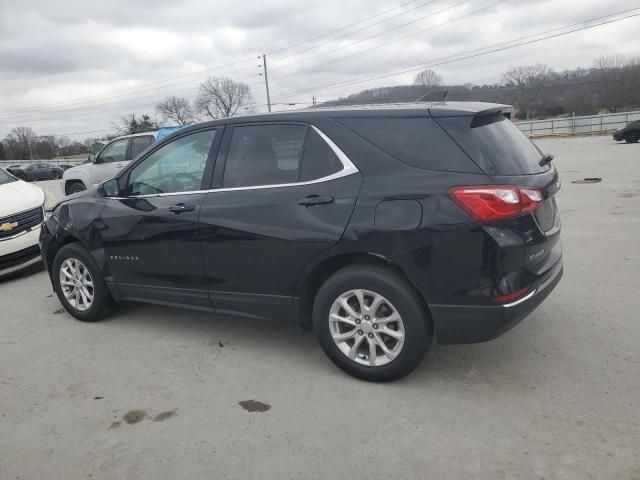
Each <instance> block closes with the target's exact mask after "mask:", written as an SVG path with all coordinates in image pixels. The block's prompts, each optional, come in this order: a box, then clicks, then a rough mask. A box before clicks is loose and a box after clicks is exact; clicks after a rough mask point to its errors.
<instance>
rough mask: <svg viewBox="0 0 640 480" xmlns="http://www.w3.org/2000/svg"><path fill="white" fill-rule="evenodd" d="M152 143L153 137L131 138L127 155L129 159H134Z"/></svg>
mask: <svg viewBox="0 0 640 480" xmlns="http://www.w3.org/2000/svg"><path fill="white" fill-rule="evenodd" d="M152 142H153V137H151V136H144V137H133V138H132V139H131V150H130V153H129V158H136V157H137V156H138V154H139V153H140V152H142V151H143V150H144V149H145V148H147V147H148V146H149V145H151V143H152Z"/></svg>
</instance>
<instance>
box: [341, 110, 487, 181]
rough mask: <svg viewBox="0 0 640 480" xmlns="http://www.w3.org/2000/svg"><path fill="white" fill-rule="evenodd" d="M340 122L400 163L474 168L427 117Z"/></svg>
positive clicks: (464, 169)
mask: <svg viewBox="0 0 640 480" xmlns="http://www.w3.org/2000/svg"><path fill="white" fill-rule="evenodd" d="M341 123H342V124H343V125H345V126H346V127H348V128H349V129H351V130H353V131H354V132H355V133H357V134H358V135H360V136H361V137H363V138H365V139H366V140H368V141H369V142H371V143H373V144H374V145H376V146H377V147H378V148H380V149H382V150H384V151H385V152H386V153H388V154H389V155H391V156H392V157H395V158H396V159H398V160H400V161H401V162H403V163H406V164H408V165H411V166H413V167H418V168H423V169H427V170H444V171H451V172H477V171H478V167H477V166H476V165H475V164H474V163H473V162H472V161H471V159H470V158H469V157H468V156H467V155H465V153H464V152H463V151H462V150H461V149H460V147H458V145H456V143H455V142H454V141H453V140H451V138H450V137H449V136H448V135H447V134H446V133H445V132H444V131H443V130H442V129H441V128H440V126H438V124H436V123H435V122H434V121H433V120H431V119H430V118H422V117H417V118H395V117H389V118H357V119H356V118H354V119H346V120H341Z"/></svg>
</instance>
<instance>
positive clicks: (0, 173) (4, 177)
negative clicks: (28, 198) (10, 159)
mask: <svg viewBox="0 0 640 480" xmlns="http://www.w3.org/2000/svg"><path fill="white" fill-rule="evenodd" d="M15 181H16V179H15V178H14V177H12V176H11V175H9V174H8V173H7V172H5V171H4V170H3V169H1V168H0V185H4V184H5V183H11V182H15Z"/></svg>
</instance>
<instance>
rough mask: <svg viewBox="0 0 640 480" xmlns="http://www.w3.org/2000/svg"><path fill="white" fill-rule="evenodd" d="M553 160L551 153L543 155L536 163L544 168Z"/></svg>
mask: <svg viewBox="0 0 640 480" xmlns="http://www.w3.org/2000/svg"><path fill="white" fill-rule="evenodd" d="M553 158H554V157H553V154H552V153H545V154H544V155H543V156H542V158H541V159H540V161H539V162H538V165H540V166H541V167H544V166H545V165H548V164H549V163H551V162H552V161H553Z"/></svg>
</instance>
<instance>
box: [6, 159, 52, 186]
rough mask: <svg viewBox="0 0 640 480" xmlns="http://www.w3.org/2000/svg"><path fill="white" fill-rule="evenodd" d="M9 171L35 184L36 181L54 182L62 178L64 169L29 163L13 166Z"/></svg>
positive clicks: (46, 164)
mask: <svg viewBox="0 0 640 480" xmlns="http://www.w3.org/2000/svg"><path fill="white" fill-rule="evenodd" d="M7 171H8V172H9V173H11V174H12V175H14V176H15V177H18V178H19V179H21V180H26V181H28V182H33V181H36V180H54V179H57V178H62V172H63V171H64V170H63V169H62V168H60V167H58V166H56V165H51V164H49V163H27V164H25V165H20V166H11V167H9V168H7Z"/></svg>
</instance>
